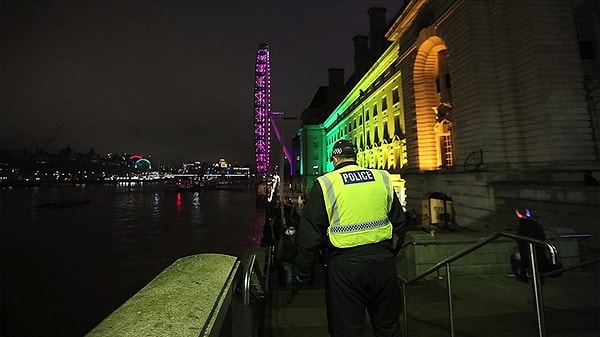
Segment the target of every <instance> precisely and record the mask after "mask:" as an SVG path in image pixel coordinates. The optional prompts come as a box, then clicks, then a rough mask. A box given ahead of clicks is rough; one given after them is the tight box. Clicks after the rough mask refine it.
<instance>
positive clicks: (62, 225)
mask: <svg viewBox="0 0 600 337" xmlns="http://www.w3.org/2000/svg"><path fill="white" fill-rule="evenodd" d="M87 200H89V203H85V204H77V205H72V206H71V207H38V206H40V205H43V204H44V203H48V202H56V201H58V202H62V201H87ZM55 206H56V205H55ZM0 220H1V221H0V225H1V229H2V231H1V236H0V243H1V246H0V248H1V258H2V260H1V268H2V269H1V275H0V276H1V286H2V307H1V318H2V331H1V333H0V335H2V336H3V337H39V336H61V337H71V336H73V337H79V336H83V335H85V334H86V333H87V332H88V331H89V330H91V329H92V328H93V327H94V326H96V325H97V324H98V323H99V322H100V321H101V320H102V319H104V318H105V317H106V316H108V315H109V314H110V313H111V312H112V311H114V310H115V309H116V308H117V307H119V306H120V305H121V304H122V303H123V302H125V301H126V300H127V299H128V298H129V297H131V296H132V295H133V294H135V293H136V292H137V291H138V290H140V289H141V288H142V287H143V286H145V285H146V284H147V283H148V282H149V281H151V280H152V279H153V278H154V277H155V276H157V275H158V274H159V273H160V272H161V271H162V270H163V269H165V268H166V267H168V266H169V265H171V264H172V263H173V262H174V261H175V260H176V259H178V258H179V257H183V256H188V255H192V254H198V253H206V252H211V253H223V254H228V255H235V256H239V257H241V256H243V254H244V253H245V252H246V251H247V249H248V248H249V247H251V246H258V245H260V240H261V237H262V230H263V224H264V209H262V208H257V207H256V196H255V193H254V189H252V188H248V189H245V190H241V191H240V190H236V191H227V190H203V191H199V192H167V191H165V190H164V184H163V183H145V184H134V185H92V186H53V187H30V188H12V189H9V188H5V189H2V191H1V203H0Z"/></svg>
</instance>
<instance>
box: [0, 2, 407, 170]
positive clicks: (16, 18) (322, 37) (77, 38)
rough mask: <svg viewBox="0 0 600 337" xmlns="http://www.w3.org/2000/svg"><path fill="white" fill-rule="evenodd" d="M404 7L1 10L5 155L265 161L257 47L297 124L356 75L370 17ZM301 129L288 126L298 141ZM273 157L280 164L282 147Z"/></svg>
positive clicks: (278, 99) (122, 5) (85, 5)
mask: <svg viewBox="0 0 600 337" xmlns="http://www.w3.org/2000/svg"><path fill="white" fill-rule="evenodd" d="M401 6H402V1H390V0H387V1H371V0H368V1H367V0H364V1H363V0H359V1H294V2H289V1H288V2H283V1H281V2H279V1H169V2H162V1H133V2H129V1H102V2H84V1H82V2H23V1H7V0H3V1H2V11H1V15H2V17H1V19H2V20H1V34H2V39H1V41H0V43H1V48H2V60H1V62H2V64H1V69H2V71H1V74H2V79H1V81H0V86H1V87H0V89H1V90H0V92H1V93H2V99H1V100H0V111H2V112H1V116H0V147H1V148H2V149H14V150H22V149H27V150H28V151H31V152H33V151H36V150H37V149H39V148H42V147H44V146H46V147H47V148H46V150H48V151H51V152H57V151H59V150H60V149H62V148H64V147H66V146H71V148H72V149H76V150H77V151H82V152H87V151H89V149H91V148H93V149H94V151H96V152H97V153H99V154H104V155H105V154H106V153H109V152H117V151H119V150H120V149H129V150H130V151H131V152H132V153H144V154H152V156H153V158H155V160H157V161H160V162H165V163H169V164H177V163H181V162H183V161H187V160H190V159H193V158H202V159H207V160H218V158H221V157H222V158H225V159H226V160H229V161H238V162H243V163H253V162H254V144H253V78H254V62H255V56H256V51H257V48H258V45H259V44H260V43H263V42H264V43H268V44H269V47H270V50H271V73H272V75H271V76H272V95H271V97H272V105H271V107H272V110H274V111H282V112H284V113H285V114H286V116H290V117H299V116H300V114H301V112H302V110H303V109H304V108H306V107H307V106H308V105H309V104H310V101H311V100H312V98H313V95H314V94H315V92H316V91H317V89H318V87H319V86H323V85H327V71H328V69H329V68H344V69H345V78H346V79H347V78H349V76H350V75H351V74H352V71H353V43H352V38H353V37H354V36H355V35H368V33H369V18H368V15H367V11H368V9H369V8H370V7H385V8H386V9H387V14H386V18H387V21H388V22H389V21H390V20H391V19H392V18H393V17H394V16H395V14H396V13H397V11H398V10H399V9H400V7H401ZM59 23H60V24H59ZM278 123H284V122H283V121H278ZM298 123H299V120H295V121H293V122H292V121H288V122H285V124H286V125H284V127H283V129H284V130H285V132H284V135H285V136H286V138H287V139H289V138H291V137H292V136H293V131H294V130H295V128H296V127H297V125H298ZM272 148H273V151H272V152H273V155H274V156H278V155H279V154H278V153H277V152H276V150H277V149H278V148H279V147H278V145H277V140H276V139H273V140H272ZM213 158H214V159H213Z"/></svg>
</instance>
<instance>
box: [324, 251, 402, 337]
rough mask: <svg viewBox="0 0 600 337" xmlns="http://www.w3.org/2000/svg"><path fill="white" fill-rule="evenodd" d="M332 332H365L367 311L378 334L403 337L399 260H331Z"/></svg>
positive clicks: (343, 335) (352, 336)
mask: <svg viewBox="0 0 600 337" xmlns="http://www.w3.org/2000/svg"><path fill="white" fill-rule="evenodd" d="M326 277H327V279H328V299H329V305H330V307H329V309H330V310H329V314H330V324H331V325H332V326H331V327H330V331H331V332H332V336H333V337H357V336H364V335H365V319H366V316H365V312H368V313H369V318H370V319H371V324H372V327H373V332H374V334H375V336H376V337H400V336H402V333H401V328H400V321H399V318H400V289H399V287H398V279H397V273H396V261H395V259H394V257H393V256H392V254H391V253H390V255H389V257H381V256H372V257H369V256H359V257H352V258H345V257H343V258H340V257H335V258H332V259H330V261H329V266H328V271H327V276H326Z"/></svg>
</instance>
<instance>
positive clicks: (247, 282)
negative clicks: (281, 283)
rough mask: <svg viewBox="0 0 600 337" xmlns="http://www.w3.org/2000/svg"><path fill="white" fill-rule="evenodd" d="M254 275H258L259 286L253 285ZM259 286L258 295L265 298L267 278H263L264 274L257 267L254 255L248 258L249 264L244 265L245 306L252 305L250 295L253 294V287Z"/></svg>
mask: <svg viewBox="0 0 600 337" xmlns="http://www.w3.org/2000/svg"><path fill="white" fill-rule="evenodd" d="M252 275H256V277H257V279H258V282H259V283H258V284H252ZM252 285H254V286H258V295H259V297H260V298H264V297H265V292H264V291H263V289H266V286H265V278H264V277H263V276H262V272H261V270H260V268H258V267H257V265H256V254H254V253H252V254H250V255H249V256H248V258H247V263H245V264H244V291H243V296H244V305H245V306H248V305H250V294H251V290H252V288H251V286H252Z"/></svg>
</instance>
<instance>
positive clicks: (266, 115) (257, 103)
mask: <svg viewBox="0 0 600 337" xmlns="http://www.w3.org/2000/svg"><path fill="white" fill-rule="evenodd" d="M270 68H271V64H270V61H269V45H268V44H266V43H261V44H259V45H258V52H257V53H256V67H255V75H254V150H255V160H256V173H257V174H261V175H262V174H266V173H267V171H268V169H269V158H270V156H271V127H270V124H269V123H270V115H271V69H270Z"/></svg>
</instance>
